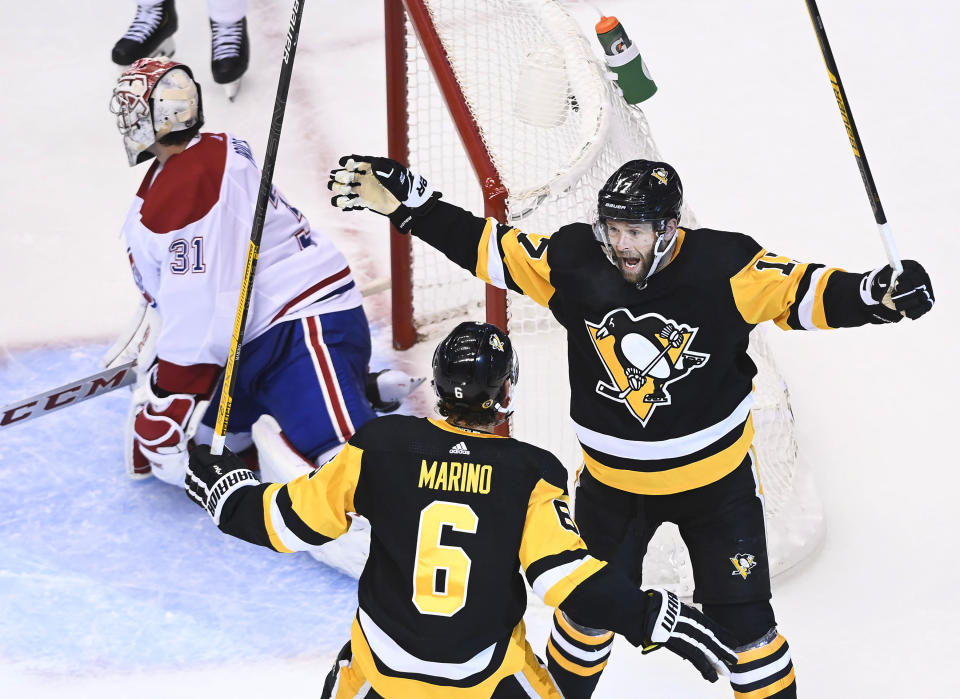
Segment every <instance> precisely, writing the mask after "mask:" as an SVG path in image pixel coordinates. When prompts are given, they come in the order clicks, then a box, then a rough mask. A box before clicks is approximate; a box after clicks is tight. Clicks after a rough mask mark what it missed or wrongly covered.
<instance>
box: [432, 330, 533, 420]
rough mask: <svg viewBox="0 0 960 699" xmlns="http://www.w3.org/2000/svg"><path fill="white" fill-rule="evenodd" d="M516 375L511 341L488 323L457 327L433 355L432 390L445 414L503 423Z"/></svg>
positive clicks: (515, 361) (516, 370)
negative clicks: (485, 418) (435, 393)
mask: <svg viewBox="0 0 960 699" xmlns="http://www.w3.org/2000/svg"><path fill="white" fill-rule="evenodd" d="M519 371H520V364H519V361H518V360H517V356H516V354H515V353H514V351H513V346H512V344H511V342H510V338H509V337H507V334H506V333H505V332H503V331H502V330H500V328H498V327H497V326H495V325H491V324H490V323H480V322H465V323H460V324H459V325H458V326H457V327H455V328H454V329H453V331H451V333H450V334H449V335H447V336H446V337H445V338H444V339H443V340H442V341H441V342H440V344H439V345H437V349H436V350H435V351H434V353H433V387H434V390H435V391H436V392H437V396H438V397H439V398H440V407H441V411H442V412H444V413H445V414H457V415H461V414H463V415H465V416H470V417H473V418H477V419H481V420H482V419H483V418H484V417H487V418H489V419H490V420H492V421H494V422H498V423H499V422H502V421H503V420H505V419H506V418H507V417H509V415H510V413H509V412H507V411H506V408H507V404H508V403H509V399H510V395H509V394H510V386H512V385H514V384H516V383H517V376H518V375H519ZM508 382H509V383H508ZM485 413H486V414H487V415H484V414H485Z"/></svg>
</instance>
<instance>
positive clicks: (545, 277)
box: [500, 228, 556, 308]
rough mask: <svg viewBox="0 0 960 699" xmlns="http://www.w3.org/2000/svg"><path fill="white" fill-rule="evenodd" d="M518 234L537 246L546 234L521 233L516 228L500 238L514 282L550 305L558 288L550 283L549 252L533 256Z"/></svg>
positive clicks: (540, 301) (525, 291)
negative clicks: (537, 256)
mask: <svg viewBox="0 0 960 699" xmlns="http://www.w3.org/2000/svg"><path fill="white" fill-rule="evenodd" d="M518 235H525V236H526V238H527V240H528V241H529V242H530V244H532V245H534V246H537V245H538V244H539V243H540V241H541V240H542V239H543V237H544V236H541V235H536V234H534V233H529V234H527V233H521V231H518V230H517V229H516V228H513V229H511V230H510V231H509V232H507V234H506V235H504V236H503V238H501V240H500V245H501V246H502V247H503V262H504V265H506V268H507V271H508V272H510V277H511V278H512V279H513V281H514V283H515V284H516V285H517V286H519V287H520V288H521V289H522V290H523V293H524V294H525V295H526V296H529V297H530V298H531V299H533V300H534V301H536V302H537V303H538V304H540V305H541V306H543V307H545V308H546V307H548V305H549V303H550V298H551V297H552V296H553V294H554V292H555V291H556V289H554V288H553V285H551V284H550V266H549V264H548V263H547V253H546V252H544V253H542V254H541V256H540V257H539V258H532V257H531V256H530V255H529V254H527V251H526V249H525V248H524V247H523V245H521V244H520V241H519V240H518V239H517V236H518Z"/></svg>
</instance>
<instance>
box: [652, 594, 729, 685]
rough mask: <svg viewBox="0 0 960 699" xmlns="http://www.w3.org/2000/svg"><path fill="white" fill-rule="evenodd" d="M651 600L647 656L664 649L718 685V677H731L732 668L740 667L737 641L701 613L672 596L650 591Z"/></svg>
mask: <svg viewBox="0 0 960 699" xmlns="http://www.w3.org/2000/svg"><path fill="white" fill-rule="evenodd" d="M646 592H647V596H648V597H650V601H649V603H648V611H647V616H646V628H645V629H644V634H643V638H644V642H643V653H644V654H646V653H650V652H652V651H655V650H656V649H657V648H659V647H660V646H664V647H665V648H666V649H667V650H670V651H673V652H674V653H676V654H677V655H679V656H680V657H681V658H684V659H685V660H689V661H690V662H691V663H693V665H694V667H696V668H697V670H699V671H700V674H701V675H703V679H705V680H708V681H710V682H716V681H717V675H718V673H719V674H720V675H723V676H724V677H729V676H730V668H731V667H732V666H734V665H736V664H737V654H736V653H734V652H733V649H732V646H734V645H736V643H735V642H734V640H733V638H732V637H731V636H730V634H729V633H727V631H726V630H724V629H723V628H722V627H720V626H718V625H717V624H716V623H715V622H713V621H711V620H710V619H708V618H707V617H705V616H704V615H703V614H702V613H701V612H700V611H699V610H698V609H696V608H695V607H691V606H690V605H687V604H683V603H682V602H681V601H680V599H679V598H678V597H677V596H676V595H675V594H673V593H672V592H667V591H666V590H647V591H646Z"/></svg>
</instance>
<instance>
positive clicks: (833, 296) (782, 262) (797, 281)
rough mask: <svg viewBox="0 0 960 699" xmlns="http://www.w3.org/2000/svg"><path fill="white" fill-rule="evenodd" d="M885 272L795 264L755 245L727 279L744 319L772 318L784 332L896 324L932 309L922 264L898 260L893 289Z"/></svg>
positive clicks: (930, 288) (886, 269)
mask: <svg viewBox="0 0 960 699" xmlns="http://www.w3.org/2000/svg"><path fill="white" fill-rule="evenodd" d="M743 238H744V239H745V240H750V239H749V238H746V236H743ZM750 243H751V244H753V245H756V243H753V241H750ZM891 274H892V268H891V267H890V265H887V266H885V267H880V268H878V269H875V270H873V271H872V272H864V273H853V272H846V271H844V270H842V269H838V268H831V267H825V266H824V265H821V264H815V263H809V262H798V261H796V260H792V259H790V258H789V257H783V256H781V255H777V254H776V253H773V252H769V251H767V250H765V249H760V247H759V246H757V250H756V253H755V254H754V255H753V258H752V259H750V260H749V262H747V264H746V265H745V266H744V267H743V268H742V269H740V270H738V271H737V272H736V273H735V274H734V275H733V276H732V277H731V278H730V288H731V290H732V292H733V297H734V302H735V303H736V305H737V309H738V310H739V311H740V314H741V315H742V316H743V318H744V320H746V321H747V322H748V323H753V324H756V323H761V322H763V321H765V320H773V321H774V322H775V323H776V324H777V325H778V326H779V327H780V328H783V329H784V330H828V329H831V328H849V327H856V326H860V325H866V324H868V323H873V324H877V323H896V322H898V321H900V320H901V319H903V318H910V319H911V320H915V319H917V318H919V317H920V316H922V315H923V314H924V313H926V312H927V311H929V310H930V309H931V308H933V303H934V296H933V286H932V285H931V283H930V277H929V275H928V274H927V272H926V270H925V269H924V268H923V265H921V264H920V263H919V262H916V261H914V260H904V261H903V273H902V274H901V275H900V276H899V277H898V278H897V279H896V282H895V288H894V289H893V291H891V290H890V288H889V287H890V277H891Z"/></svg>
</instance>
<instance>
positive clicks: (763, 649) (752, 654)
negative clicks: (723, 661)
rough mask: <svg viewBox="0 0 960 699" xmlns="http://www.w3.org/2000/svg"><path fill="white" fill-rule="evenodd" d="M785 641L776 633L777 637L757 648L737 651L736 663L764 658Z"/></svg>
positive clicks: (774, 651) (778, 648)
mask: <svg viewBox="0 0 960 699" xmlns="http://www.w3.org/2000/svg"><path fill="white" fill-rule="evenodd" d="M786 642H787V639H785V638H784V637H783V636H782V635H781V634H777V637H776V638H775V639H773V640H772V641H771V642H770V643H767V644H766V645H763V646H760V647H759V648H753V649H751V650H745V651H743V652H742V653H737V657H738V661H737V662H738V663H739V664H740V665H744V664H746V663H750V662H753V661H754V660H760V658H766V657H767V656H768V655H773V654H774V653H776V652H777V651H778V650H780V648H781V646H783V644H784V643H786Z"/></svg>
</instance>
